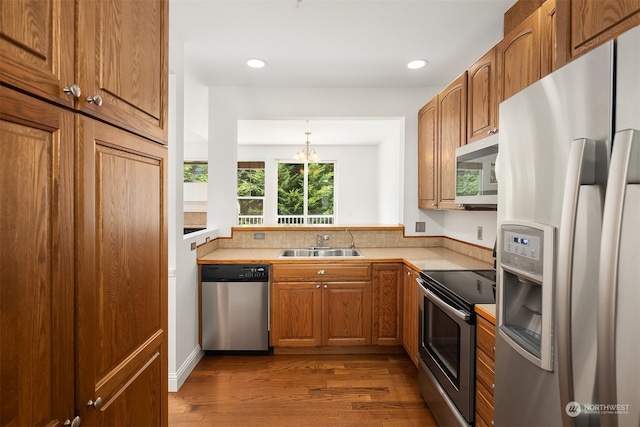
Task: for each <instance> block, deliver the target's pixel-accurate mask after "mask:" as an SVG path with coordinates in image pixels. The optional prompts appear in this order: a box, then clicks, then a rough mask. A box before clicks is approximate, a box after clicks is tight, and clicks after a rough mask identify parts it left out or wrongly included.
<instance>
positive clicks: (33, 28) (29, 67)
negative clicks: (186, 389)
mask: <svg viewBox="0 0 640 427" xmlns="http://www.w3.org/2000/svg"><path fill="white" fill-rule="evenodd" d="M141 17H144V19H141ZM167 19H168V2H167V1H165V0H159V1H152V2H120V1H115V0H99V1H91V2H73V1H53V0H42V1H37V2H36V1H28V0H15V1H11V2H2V4H1V5H0V22H1V28H2V34H3V37H2V38H0V47H1V49H0V82H1V83H2V85H0V101H1V103H2V104H1V108H0V117H1V119H2V128H1V129H2V130H1V131H2V134H3V138H2V141H1V142H0V147H2V148H1V150H2V156H1V160H0V162H1V163H2V171H3V172H2V174H0V191H2V196H1V198H0V199H1V200H2V204H1V205H0V212H2V214H1V217H0V222H1V224H2V230H3V231H2V233H3V234H2V238H3V242H4V243H3V249H2V251H3V253H2V260H1V262H2V269H1V270H0V272H1V281H2V286H1V287H0V288H1V292H2V298H1V302H0V304H2V310H1V312H2V316H1V323H0V328H1V331H0V332H1V337H2V343H3V344H2V347H1V351H2V354H1V357H0V360H1V362H2V378H1V382H0V387H1V389H0V395H2V396H3V397H2V413H1V415H0V417H1V419H0V425H7V424H9V425H45V424H51V425H62V424H63V423H65V422H66V421H67V420H69V422H70V423H71V421H72V420H73V421H74V422H75V423H76V424H77V422H78V421H80V422H81V423H82V425H85V426H91V425H161V426H162V425H167V422H168V405H167V377H168V372H167V369H168V361H167V357H168V356H167V353H168V350H167V274H166V272H167V268H168V267H167V252H168V250H167V230H168V225H167V214H166V212H167V201H168V198H167V186H166V182H167V173H168V172H167V171H168V168H167V148H166V146H165V145H166V111H167V110H166V105H167V90H166V88H167V84H168V83H167V80H168V78H167V77H168V66H167V60H166V58H167V52H168V39H167V31H168V25H167V23H168V21H167ZM143 21H144V22H143ZM74 77H75V78H74ZM76 79H77V80H76ZM73 84H76V85H78V87H80V91H81V93H82V94H81V96H77V97H76V96H74V95H73V91H71V88H72V85H73ZM65 88H68V89H69V90H67V91H65ZM14 89H15V90H14ZM66 92H69V94H67V93H66ZM75 95H78V93H77V91H76V93H75ZM94 95H99V96H100V97H101V99H102V106H99V105H98V104H99V103H100V99H99V98H98V97H94ZM89 97H91V102H89V100H88V99H87V98H89ZM98 119H99V120H98ZM5 344H6V345H5ZM9 366H10V369H9V368H8V367H9ZM5 368H6V369H5ZM9 396H10V397H9Z"/></svg>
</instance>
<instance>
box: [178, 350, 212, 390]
mask: <svg viewBox="0 0 640 427" xmlns="http://www.w3.org/2000/svg"><path fill="white" fill-rule="evenodd" d="M202 356H204V351H202V349H201V348H200V346H198V347H196V348H194V349H193V351H192V352H191V354H190V355H189V357H187V360H185V361H184V363H183V364H182V365H180V368H178V372H169V392H176V391H178V390H180V387H182V384H184V382H185V381H186V380H187V378H189V375H190V374H191V371H193V369H194V368H195V367H196V365H197V364H198V362H199V361H200V359H202Z"/></svg>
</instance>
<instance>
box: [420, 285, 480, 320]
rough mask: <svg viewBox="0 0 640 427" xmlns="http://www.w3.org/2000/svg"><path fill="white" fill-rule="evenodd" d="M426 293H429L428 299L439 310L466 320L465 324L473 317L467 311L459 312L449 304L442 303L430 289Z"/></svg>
mask: <svg viewBox="0 0 640 427" xmlns="http://www.w3.org/2000/svg"><path fill="white" fill-rule="evenodd" d="M425 292H426V293H427V298H429V301H431V302H432V303H434V304H435V305H437V306H438V308H440V309H441V310H442V311H444V312H445V313H447V314H451V315H452V316H455V317H457V318H458V319H461V320H464V321H465V322H468V321H469V318H470V317H471V316H470V314H469V313H467V312H466V311H462V310H458V309H455V308H453V307H451V306H450V305H449V304H447V303H446V302H444V301H442V300H441V299H440V298H439V297H438V296H437V295H436V294H434V293H433V292H431V291H430V290H429V289H425Z"/></svg>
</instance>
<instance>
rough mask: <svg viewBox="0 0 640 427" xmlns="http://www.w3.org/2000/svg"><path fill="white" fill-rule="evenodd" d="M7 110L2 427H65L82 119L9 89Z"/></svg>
mask: <svg viewBox="0 0 640 427" xmlns="http://www.w3.org/2000/svg"><path fill="white" fill-rule="evenodd" d="M5 3H6V2H5ZM0 105H1V107H2V108H0V134H1V135H2V137H1V138H0V170H1V171H2V172H1V173H0V242H2V244H1V245H0V342H1V343H2V345H1V346H0V360H1V361H2V370H1V372H0V396H1V398H0V425H2V426H6V425H10V426H31V425H50V426H55V425H58V426H61V425H62V424H63V423H64V421H65V420H66V419H73V417H74V416H75V414H74V400H73V397H74V382H73V375H74V353H73V351H74V340H73V331H74V329H73V304H74V290H73V284H74V273H75V268H74V242H73V233H74V230H73V216H74V213H73V207H74V188H73V180H74V174H73V166H74V164H73V153H74V145H73V135H74V134H73V130H74V117H73V114H71V113H68V112H65V111H64V110H63V109H62V108H59V107H55V106H53V105H51V104H47V103H45V102H42V101H37V100H35V99H34V98H31V97H29V96H26V95H23V94H21V93H17V92H14V91H12V90H9V89H7V88H5V87H2V86H0Z"/></svg>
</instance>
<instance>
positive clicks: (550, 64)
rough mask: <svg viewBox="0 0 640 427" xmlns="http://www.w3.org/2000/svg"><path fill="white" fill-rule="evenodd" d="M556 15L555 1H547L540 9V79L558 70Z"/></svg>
mask: <svg viewBox="0 0 640 427" xmlns="http://www.w3.org/2000/svg"><path fill="white" fill-rule="evenodd" d="M557 18H558V13H557V9H556V0H547V1H545V2H544V3H543V4H542V6H541V7H540V25H541V31H540V78H543V77H545V76H547V75H548V74H551V73H552V72H554V71H555V70H556V69H557V68H558V61H557V58H556V46H557V44H558V42H557V32H556V29H557V26H558V19H557Z"/></svg>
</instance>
